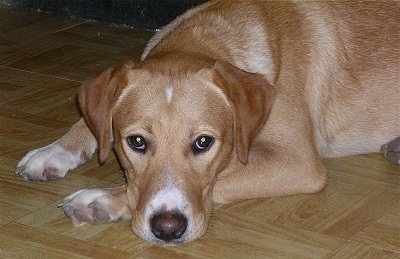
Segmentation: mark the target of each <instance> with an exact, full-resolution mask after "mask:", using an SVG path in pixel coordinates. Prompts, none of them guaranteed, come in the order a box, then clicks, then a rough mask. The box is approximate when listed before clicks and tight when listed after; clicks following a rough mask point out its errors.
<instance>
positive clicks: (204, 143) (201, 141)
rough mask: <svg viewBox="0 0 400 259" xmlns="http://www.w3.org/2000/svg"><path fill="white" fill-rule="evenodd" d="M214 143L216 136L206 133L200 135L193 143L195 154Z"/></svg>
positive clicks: (205, 149)
mask: <svg viewBox="0 0 400 259" xmlns="http://www.w3.org/2000/svg"><path fill="white" fill-rule="evenodd" d="M213 144H214V138H213V137H210V136H206V135H201V136H200V137H198V138H197V139H196V140H195V142H194V143H193V145H192V149H193V152H194V153H195V154H198V153H201V152H205V151H207V150H208V149H210V148H211V146H212V145H213Z"/></svg>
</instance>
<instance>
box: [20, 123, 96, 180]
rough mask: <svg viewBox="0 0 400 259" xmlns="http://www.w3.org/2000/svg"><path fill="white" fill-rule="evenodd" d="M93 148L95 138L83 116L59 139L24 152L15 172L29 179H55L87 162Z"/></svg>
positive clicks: (93, 150)
mask: <svg viewBox="0 0 400 259" xmlns="http://www.w3.org/2000/svg"><path fill="white" fill-rule="evenodd" d="M96 148H97V141H96V138H95V137H94V136H93V134H92V132H91V131H90V130H89V128H88V127H87V125H86V123H85V121H84V120H83V118H82V119H80V120H79V121H78V122H77V123H76V124H75V125H73V126H72V128H71V129H70V130H69V132H68V133H67V134H66V135H64V136H63V137H62V138H60V139H59V140H57V141H55V142H53V143H51V144H50V145H47V146H45V147H42V148H38V149H35V150H32V151H30V152H29V153H28V154H26V155H25V157H24V158H22V160H21V161H20V162H19V163H18V165H17V169H16V173H17V174H19V175H20V176H21V177H22V178H24V179H25V180H30V181H37V180H42V181H43V180H54V179H58V178H61V177H64V176H65V175H66V174H67V172H68V171H70V170H72V169H75V168H76V167H78V166H79V165H81V164H83V163H85V162H87V161H88V160H89V159H90V158H91V157H92V155H93V153H94V152H95V151H96Z"/></svg>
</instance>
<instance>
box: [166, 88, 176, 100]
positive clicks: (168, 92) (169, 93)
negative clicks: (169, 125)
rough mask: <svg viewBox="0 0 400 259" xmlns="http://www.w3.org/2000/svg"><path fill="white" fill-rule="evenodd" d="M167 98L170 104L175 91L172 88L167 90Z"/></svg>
mask: <svg viewBox="0 0 400 259" xmlns="http://www.w3.org/2000/svg"><path fill="white" fill-rule="evenodd" d="M165 96H166V97H167V103H168V104H170V103H171V102H172V97H173V96H174V89H173V88H172V87H171V86H169V87H167V88H165Z"/></svg>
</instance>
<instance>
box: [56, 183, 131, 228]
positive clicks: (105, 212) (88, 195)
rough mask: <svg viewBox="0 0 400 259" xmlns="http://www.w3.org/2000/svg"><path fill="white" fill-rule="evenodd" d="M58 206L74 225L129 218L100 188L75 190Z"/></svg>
mask: <svg viewBox="0 0 400 259" xmlns="http://www.w3.org/2000/svg"><path fill="white" fill-rule="evenodd" d="M59 207H61V208H62V209H63V210H64V213H65V215H67V217H69V218H70V219H71V221H72V224H73V225H74V226H82V225H85V224H88V223H89V224H94V223H109V222H117V221H120V220H125V219H129V218H130V214H128V213H126V212H125V213H123V211H122V210H120V209H119V208H118V207H117V205H116V204H113V203H112V197H111V196H109V195H108V193H107V192H105V191H102V190H100V189H90V190H88V189H83V190H80V191H77V192H75V193H73V194H71V195H69V196H68V197H66V198H65V199H64V201H63V202H62V203H61V204H60V205H59Z"/></svg>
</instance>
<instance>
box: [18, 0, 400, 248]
mask: <svg viewBox="0 0 400 259" xmlns="http://www.w3.org/2000/svg"><path fill="white" fill-rule="evenodd" d="M399 32H400V5H399V3H398V2H397V3H396V2H388V1H384V2H368V3H357V2H340V3H337V2H320V3H319V2H302V1H296V2H293V3H292V2H289V1H255V0H254V1H250V0H246V1H213V2H208V3H206V4H204V5H201V6H199V7H197V8H195V9H192V10H190V11H188V12H187V13H185V14H184V15H182V16H181V17H179V18H177V19H176V20H175V21H173V22H172V23H171V24H169V25H167V26H166V27H165V28H164V29H163V30H161V31H160V32H158V33H157V34H156V35H155V36H154V37H153V39H152V40H151V41H150V42H149V44H148V46H147V48H146V49H145V51H144V54H143V56H142V60H141V61H140V62H139V63H136V64H135V63H133V62H129V61H128V62H125V63H121V64H119V65H116V66H114V67H112V68H110V69H107V70H105V71H104V72H102V73H101V74H100V75H98V76H97V77H95V78H92V79H89V80H87V81H86V82H84V83H83V85H82V86H81V87H80V90H79V102H80V105H81V109H82V113H83V117H84V119H81V120H80V121H79V122H78V123H77V124H75V125H74V126H73V127H72V129H71V130H70V131H69V132H68V133H67V134H66V135H65V136H64V137H62V138H61V139H60V140H58V141H56V142H55V143H52V144H50V145H49V146H46V147H43V148H40V149H37V150H33V151H31V152H30V153H28V154H27V155H26V156H25V157H24V158H23V159H22V161H21V162H20V163H19V164H18V167H17V173H18V174H20V175H21V176H22V177H23V178H25V179H28V180H51V179H55V178H60V177H63V176H64V175H65V174H66V173H67V172H68V171H69V170H71V169H74V168H76V167H77V166H78V165H80V164H83V163H85V162H86V161H88V159H89V158H90V157H91V156H92V155H93V153H94V152H95V150H96V148H97V145H98V147H99V157H100V161H101V162H104V161H105V160H106V159H107V156H108V153H109V151H110V149H111V145H112V142H114V148H115V151H116V153H117V155H118V157H119V159H120V161H121V164H122V166H123V169H124V171H125V174H126V177H127V181H128V182H127V185H126V186H121V187H119V188H113V189H104V190H100V189H93V190H81V191H78V192H76V193H74V194H72V195H70V196H69V197H67V198H66V199H65V200H64V202H63V203H62V205H61V206H62V208H63V209H64V211H65V213H66V214H67V216H68V217H70V218H71V219H72V222H73V223H74V224H75V225H81V224H85V223H93V222H115V221H118V220H123V219H132V229H133V231H134V232H135V233H136V234H137V235H138V236H139V237H141V238H143V239H145V240H148V241H150V242H153V243H184V242H189V241H192V240H194V239H196V238H198V237H199V236H201V235H202V234H203V233H204V232H205V230H206V227H207V223H208V219H209V216H210V211H211V207H212V202H213V201H214V202H229V201H233V200H238V199H251V198H260V197H271V196H281V195H292V194H299V193H313V192H318V191H320V190H322V189H323V188H324V186H325V185H326V182H327V175H326V169H325V168H324V166H323V164H322V162H321V157H337V156H346V155H352V154H360V153H370V152H379V149H380V147H381V145H382V144H384V143H388V142H390V141H391V140H393V141H391V142H390V143H388V144H386V145H384V146H383V147H382V150H383V152H384V153H385V155H386V156H387V157H388V158H389V159H390V160H392V161H393V162H397V163H399V157H400V147H399V146H400V139H399V138H397V139H395V138H396V137H398V136H400V120H399V114H400V110H399V109H400V108H399V103H400V102H399V101H400V100H399V98H400V95H399V94H400V88H399V87H400V78H399V75H400V73H399V66H400V50H399V42H400V33H399ZM89 129H90V130H89ZM92 133H93V134H92Z"/></svg>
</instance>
